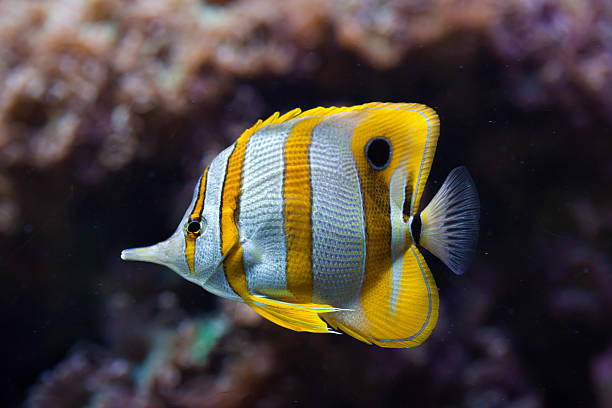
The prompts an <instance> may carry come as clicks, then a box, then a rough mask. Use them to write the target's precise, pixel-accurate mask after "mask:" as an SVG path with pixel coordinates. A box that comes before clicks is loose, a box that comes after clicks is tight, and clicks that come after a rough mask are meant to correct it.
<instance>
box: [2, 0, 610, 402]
mask: <svg viewBox="0 0 612 408" xmlns="http://www.w3.org/2000/svg"><path fill="white" fill-rule="evenodd" d="M376 100H378V101H406V102H421V103H425V104H427V105H430V106H432V107H434V108H435V109H436V110H437V111H438V113H439V115H440V118H441V135H440V141H439V146H438V151H437V154H436V158H435V162H434V166H433V169H432V173H431V176H430V179H429V182H428V191H429V194H430V196H431V194H433V192H435V190H437V188H438V186H439V185H440V184H441V182H442V181H443V180H444V178H445V176H446V174H448V172H449V171H450V170H451V169H452V168H453V167H454V166H456V165H459V164H465V165H466V166H467V167H468V168H469V170H470V172H471V174H472V176H473V178H474V180H475V182H476V184H477V186H478V189H479V193H480V197H481V204H482V230H481V239H480V244H479V250H478V254H477V256H476V259H475V260H474V263H473V266H472V267H471V268H470V270H469V271H468V273H467V274H466V275H464V276H461V277H458V276H453V275H452V273H451V272H450V271H448V270H447V269H446V268H445V267H444V266H443V265H442V264H440V262H438V261H437V260H436V259H434V258H433V257H431V256H427V255H426V257H427V259H428V262H429V264H430V266H431V269H432V271H433V273H434V276H435V277H436V281H437V284H438V287H439V290H440V298H441V305H440V307H441V311H440V321H439V323H438V326H437V327H436V329H435V331H434V333H433V335H432V337H431V338H430V339H429V340H428V341H427V342H426V343H425V344H424V345H422V346H420V347H418V348H414V349H407V350H385V349H380V348H376V347H372V346H367V345H364V344H361V343H359V342H358V341H356V340H354V339H352V338H350V337H348V336H323V335H313V334H301V333H294V332H291V331H288V330H285V329H282V328H279V327H276V326H274V325H273V324H271V323H268V322H266V321H263V320H261V319H260V318H259V317H258V316H257V315H255V314H253V313H252V312H250V311H249V310H248V309H244V308H243V307H240V306H239V305H236V304H232V303H226V302H223V301H220V300H219V299H217V298H215V297H214V296H213V295H210V294H207V293H205V292H204V291H202V290H201V289H198V288H197V287H196V286H195V285H192V284H189V283H188V282H185V281H183V280H182V279H180V278H179V277H178V276H175V275H174V274H173V273H172V272H170V271H168V270H164V269H163V268H161V267H156V266H154V265H145V264H135V263H130V264H125V263H122V262H121V261H120V259H119V253H120V251H121V249H123V248H127V247H132V246H137V245H144V244H149V243H154V242H157V241H160V240H162V239H165V238H166V237H167V236H168V235H170V233H171V232H172V231H173V230H174V228H175V227H176V222H178V220H179V219H180V216H181V214H182V212H183V211H184V209H185V206H186V205H187V202H188V200H189V198H190V194H191V191H192V189H193V186H194V183H195V180H196V178H197V177H198V176H199V174H200V172H201V171H202V170H203V168H204V166H205V165H206V164H207V163H208V162H209V161H210V160H211V159H212V157H214V155H215V154H216V153H217V152H218V151H220V149H222V148H223V147H225V146H226V145H228V144H229V143H231V142H232V141H233V140H234V139H235V138H236V137H238V135H239V134H240V132H241V131H242V130H244V129H245V128H246V127H248V126H249V125H251V124H252V123H253V122H255V121H256V120H257V119H259V118H262V117H264V116H267V115H269V114H271V113H273V112H275V111H281V112H283V111H287V110H290V109H292V108H294V107H301V108H303V109H306V108H310V107H314V106H319V105H347V104H357V103H363V102H369V101H376ZM611 129H612V3H610V2H609V1H606V0H557V1H553V0H507V1H495V0H429V1H421V0H388V1H374V0H364V1H357V0H338V1H323V0H287V1H273V0H250V1H248V0H243V1H240V0H233V1H232V0H228V1H222V0H217V1H208V2H207V1H203V0H135V1H130V2H124V1H120V0H53V1H36V0H32V1H22V0H1V1H0V270H1V271H2V273H1V274H0V292H1V293H0V319H1V320H0V321H1V322H2V327H3V333H4V334H3V336H2V338H1V340H0V344H1V346H2V348H1V349H2V353H3V358H2V361H3V371H4V372H3V375H2V376H1V379H0V384H1V386H2V388H1V389H2V390H3V392H2V393H1V397H0V399H2V400H4V401H1V402H0V404H1V405H2V406H8V407H11V406H20V405H21V404H22V403H23V402H24V401H25V405H26V406H27V407H58V408H59V407H74V406H89V407H117V406H126V407H154V408H157V407H185V408H191V407H194V408H195V407H246V406H253V407H286V406H290V405H291V406H315V405H316V406H322V407H358V406H363V407H371V406H381V405H382V404H386V405H390V406H407V405H416V406H423V407H512V408H532V407H533V408H536V407H547V406H552V407H556V406H583V407H594V406H597V407H600V408H602V407H612V323H610V322H611V320H610V316H611V315H612V193H611V189H610V187H609V186H610V185H612V160H610V153H611V152H612V138H611V136H612V132H611ZM427 199H428V198H427V197H425V202H426V201H427Z"/></svg>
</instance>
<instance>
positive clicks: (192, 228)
mask: <svg viewBox="0 0 612 408" xmlns="http://www.w3.org/2000/svg"><path fill="white" fill-rule="evenodd" d="M205 229H206V220H204V219H203V218H200V217H197V218H191V219H190V220H189V221H187V223H185V235H187V236H189V237H191V238H197V237H199V236H200V235H202V232H204V230H205Z"/></svg>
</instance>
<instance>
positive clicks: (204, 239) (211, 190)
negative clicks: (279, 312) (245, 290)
mask: <svg viewBox="0 0 612 408" xmlns="http://www.w3.org/2000/svg"><path fill="white" fill-rule="evenodd" d="M233 150H234V145H231V146H230V147H228V148H227V149H225V150H224V151H222V152H221V153H219V155H218V156H217V157H215V159H214V160H213V162H212V163H211V164H210V167H209V171H208V183H207V186H206V198H205V202H204V211H203V217H204V218H205V219H206V220H207V222H208V224H209V226H208V228H207V230H206V232H205V234H204V235H202V236H201V237H200V238H199V239H198V244H197V249H198V250H197V252H196V258H195V264H196V270H198V271H203V270H209V271H210V269H211V267H212V268H214V269H213V270H212V271H210V272H209V274H210V273H212V275H210V276H209V277H208V278H206V280H205V281H204V282H205V283H204V284H203V286H204V288H205V289H206V290H208V291H209V292H211V293H213V294H215V295H217V296H221V297H224V298H228V299H232V300H236V301H243V299H242V298H241V297H240V296H238V295H237V294H236V292H234V291H233V289H232V288H231V286H230V284H229V282H228V281H227V279H226V277H225V269H224V267H223V263H222V261H223V253H222V251H221V230H220V229H219V228H218V226H219V221H220V220H219V217H220V211H219V207H220V204H221V198H222V193H223V181H224V180H225V173H226V171H227V162H228V159H229V156H230V155H231V154H232V152H233Z"/></svg>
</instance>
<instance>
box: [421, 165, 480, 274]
mask: <svg viewBox="0 0 612 408" xmlns="http://www.w3.org/2000/svg"><path fill="white" fill-rule="evenodd" d="M479 218H480V202H479V200H478V192H477V191H476V187H475V185H474V180H472V178H471V177H470V174H469V173H468V171H467V169H466V168H465V167H463V166H460V167H457V168H455V169H453V171H451V172H450V174H449V175H448V177H447V178H446V180H445V181H444V184H442V187H440V190H439V191H438V192H437V193H436V195H435V196H434V198H433V199H432V200H431V202H430V203H429V205H427V207H426V208H425V209H424V210H423V212H421V238H420V242H419V244H420V245H421V246H423V247H424V248H426V249H427V250H428V251H429V252H431V253H433V254H434V255H435V256H437V257H438V258H440V260H442V262H444V263H445V264H446V266H448V267H449V268H450V269H451V270H452V271H453V272H454V273H456V274H457V275H461V274H463V273H464V272H465V270H466V269H467V267H468V265H469V263H470V260H471V258H472V256H473V254H474V252H475V251H476V243H477V242H478V229H479V226H478V219H479Z"/></svg>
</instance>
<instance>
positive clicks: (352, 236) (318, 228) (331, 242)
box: [310, 115, 365, 308]
mask: <svg viewBox="0 0 612 408" xmlns="http://www.w3.org/2000/svg"><path fill="white" fill-rule="evenodd" d="M358 120H359V116H355V115H353V116H352V117H351V118H348V117H346V118H344V120H342V121H337V120H332V119H327V120H325V121H323V122H321V124H320V125H319V126H317V127H316V128H315V129H314V131H313V135H312V144H311V147H310V166H311V169H310V177H311V189H312V270H313V301H314V302H317V303H326V304H333V305H335V306H338V307H342V308H349V307H352V304H353V303H354V301H355V299H356V297H357V296H358V295H359V291H360V288H361V284H362V281H363V275H364V257H365V247H364V241H365V230H364V222H363V221H364V205H363V202H362V197H361V193H360V191H361V190H360V186H359V178H358V175H357V169H356V168H355V163H354V160H353V157H352V154H351V145H350V138H351V135H352V132H353V129H354V126H355V125H356V123H357V122H358ZM339 169H342V171H339Z"/></svg>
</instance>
